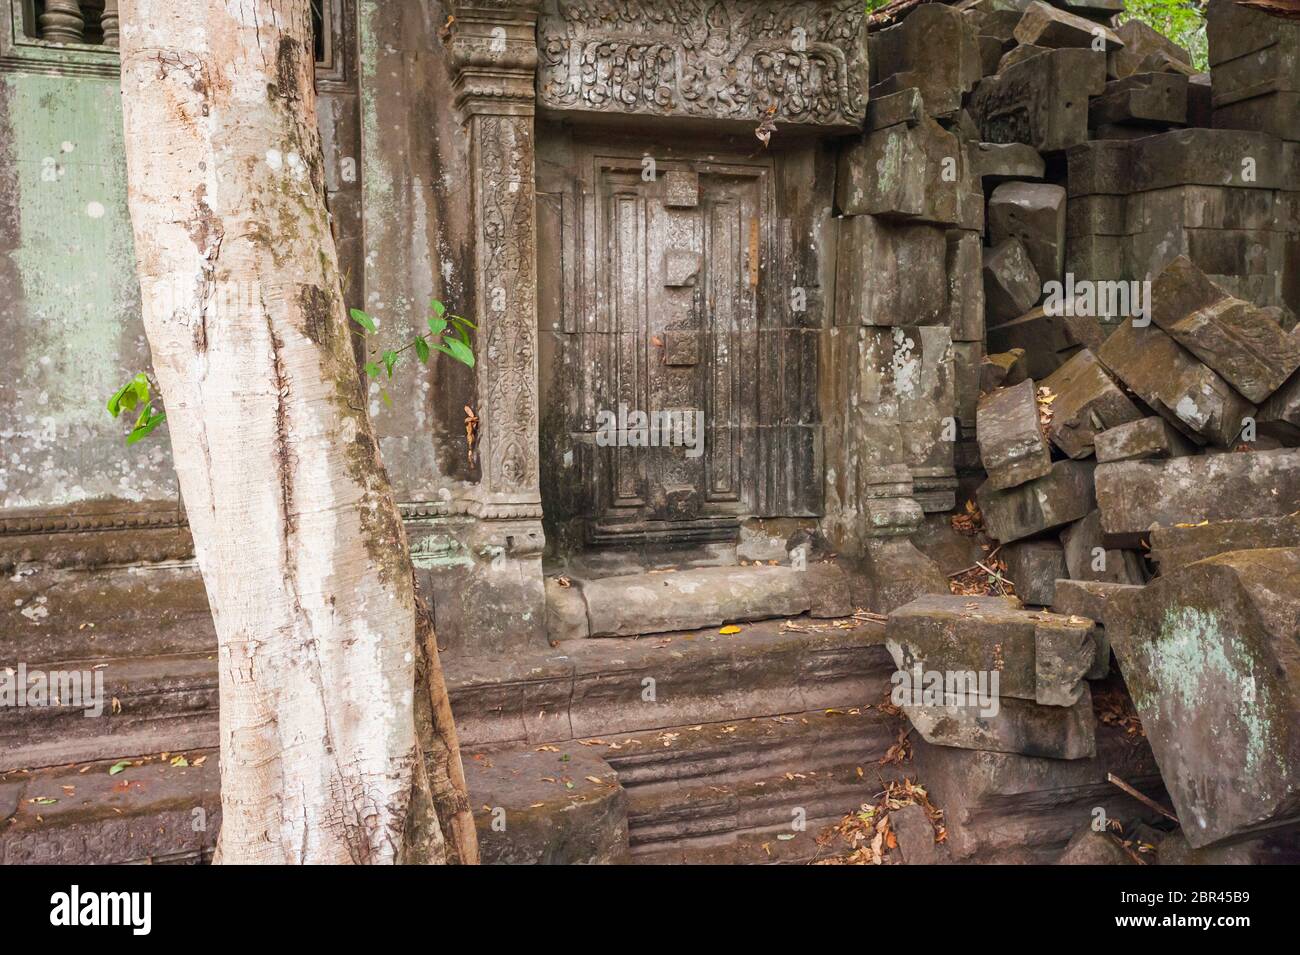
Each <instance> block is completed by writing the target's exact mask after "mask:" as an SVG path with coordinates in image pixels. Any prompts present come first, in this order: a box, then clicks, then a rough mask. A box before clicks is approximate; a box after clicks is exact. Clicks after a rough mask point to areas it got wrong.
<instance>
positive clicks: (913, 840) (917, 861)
mask: <svg viewBox="0 0 1300 955" xmlns="http://www.w3.org/2000/svg"><path fill="white" fill-rule="evenodd" d="M889 828H890V831H891V832H893V833H894V837H895V839H896V840H897V841H898V851H899V852H900V853H901V854H902V856H903V862H905V863H906V864H907V865H936V864H938V863H940V862H943V861H945V859H944V854H943V850H942V848H941V847H940V846H939V845H938V844H936V843H935V841H934V826H932V825H931V824H930V817H929V816H928V815H926V812H925V807H924V806H918V805H915V804H914V805H911V806H903V807H902V808H901V809H894V810H891V811H890V813H889Z"/></svg>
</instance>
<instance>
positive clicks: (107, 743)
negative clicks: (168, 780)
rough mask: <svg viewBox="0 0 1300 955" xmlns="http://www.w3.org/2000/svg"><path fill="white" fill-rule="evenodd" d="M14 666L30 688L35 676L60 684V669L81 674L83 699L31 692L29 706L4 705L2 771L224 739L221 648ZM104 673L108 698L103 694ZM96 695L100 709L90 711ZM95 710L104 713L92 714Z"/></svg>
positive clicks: (0, 722)
mask: <svg viewBox="0 0 1300 955" xmlns="http://www.w3.org/2000/svg"><path fill="white" fill-rule="evenodd" d="M12 669H13V670H14V673H13V674H12V675H11V676H9V677H8V679H9V680H10V681H14V680H17V679H18V678H19V677H20V676H24V677H26V679H27V681H28V686H29V687H32V686H35V685H36V684H33V682H32V681H33V680H36V681H37V682H38V683H44V684H46V685H50V684H54V685H58V684H59V683H61V682H62V680H61V678H60V677H59V674H67V675H69V676H72V675H74V674H75V675H76V677H77V680H78V681H79V682H80V684H81V686H82V687H83V689H82V691H81V692H82V698H81V700H80V703H81V704H83V705H74V704H72V703H69V702H68V701H67V700H66V699H62V698H61V699H60V704H61V705H48V703H47V702H44V701H42V702H41V703H40V704H39V705H32V703H33V702H34V701H32V700H31V699H30V698H29V700H28V701H27V703H28V705H24V706H4V707H0V771H4V770H9V769H31V768H37V767H45V766H57V765H60V764H63V763H70V762H87V761H92V760H101V759H117V758H121V757H124V756H138V755H141V754H145V753H158V752H162V751H164V750H170V751H172V752H176V751H180V750H182V749H185V748H187V747H197V746H213V745H216V742H217V665H216V655H215V653H213V652H209V653H189V654H171V655H167V656H158V657H148V658H144V659H113V660H107V661H85V660H77V661H71V662H52V663H49V664H47V665H45V666H42V667H39V668H38V667H28V666H27V665H26V664H23V665H22V669H19V668H17V667H14V668H12ZM101 677H102V680H103V686H102V698H99V699H96V698H95V697H96V694H97V692H98V691H97V684H98V683H99V680H100V678H101ZM63 685H64V686H67V685H68V684H66V683H64V684H63ZM59 692H62V691H59V690H56V691H55V695H57V694H58V693H59ZM49 699H50V697H48V696H47V697H45V698H44V700H45V701H48V700H49ZM92 700H94V703H93V706H94V709H91V710H89V711H88V710H87V709H86V707H87V706H91V705H92V702H91V701H92ZM114 701H116V704H115V703H114ZM95 709H98V710H99V713H98V715H88V714H90V713H94V711H95Z"/></svg>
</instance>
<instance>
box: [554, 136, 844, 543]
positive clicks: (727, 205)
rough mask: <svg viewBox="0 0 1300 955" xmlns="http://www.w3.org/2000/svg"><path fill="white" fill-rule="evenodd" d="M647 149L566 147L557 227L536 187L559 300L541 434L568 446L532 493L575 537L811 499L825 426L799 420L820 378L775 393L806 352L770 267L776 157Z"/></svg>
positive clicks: (814, 502)
mask: <svg viewBox="0 0 1300 955" xmlns="http://www.w3.org/2000/svg"><path fill="white" fill-rule="evenodd" d="M656 151H657V152H658V153H659V156H660V158H657V159H654V160H653V161H652V160H651V159H648V158H647V156H649V155H651V153H650V151H649V150H643V149H637V148H635V147H634V146H633V147H626V146H620V147H615V146H612V145H596V144H590V143H588V144H587V145H576V144H575V148H574V150H573V152H572V153H570V154H569V156H570V157H572V158H571V163H572V164H571V165H567V164H566V165H567V169H568V170H569V174H570V175H571V176H572V177H573V178H572V179H571V180H569V183H570V185H569V187H568V188H565V189H564V190H563V191H562V198H561V201H560V203H559V205H560V206H561V207H562V209H561V210H558V211H560V212H561V214H560V216H559V217H558V218H559V219H560V220H561V221H554V219H553V216H554V212H553V211H551V210H548V208H547V198H546V192H547V190H543V199H542V203H541V208H540V209H539V215H540V217H541V220H542V221H541V237H542V242H541V246H542V248H543V251H542V253H541V254H542V256H543V258H545V257H546V255H547V252H546V251H545V245H546V244H547V239H548V236H553V237H554V238H555V239H556V240H558V241H559V243H560V245H561V247H562V248H561V249H560V250H559V255H557V256H555V258H556V259H558V260H559V261H560V262H561V263H562V265H561V267H560V268H559V269H558V270H557V271H558V272H560V273H562V275H563V282H562V283H561V284H562V286H563V287H562V289H560V290H557V293H556V294H557V295H558V296H559V297H562V299H563V306H562V308H561V309H560V310H559V312H560V316H561V317H560V321H559V322H558V323H557V324H558V325H559V326H560V328H559V329H557V330H558V331H561V332H562V333H561V334H559V335H556V336H555V337H554V338H553V339H551V340H552V341H554V342H555V343H556V347H555V348H554V349H547V348H544V349H543V356H542V362H543V366H544V367H543V370H542V376H543V379H544V381H550V382H553V383H554V384H553V386H552V387H549V388H545V389H544V390H545V391H547V393H548V394H547V397H545V398H544V401H543V404H544V406H545V407H544V414H543V420H542V431H543V434H542V444H543V446H544V447H546V446H548V445H551V446H552V447H553V446H554V443H555V442H556V441H557V440H558V441H559V442H561V443H563V444H564V446H565V448H566V450H564V451H562V452H560V453H559V454H558V455H557V458H558V459H559V460H558V462H557V463H558V466H557V468H556V470H555V471H554V472H552V473H553V474H554V475H555V476H554V477H548V478H547V479H546V480H544V485H546V486H544V488H543V497H544V501H545V503H546V508H547V518H548V522H552V526H554V524H555V523H559V524H561V525H562V526H565V527H566V531H565V533H564V535H562V536H564V537H566V538H567V544H568V545H569V546H610V545H615V546H618V545H624V546H629V547H640V546H641V545H646V544H651V545H653V544H665V545H692V544H697V543H706V542H719V541H732V540H735V539H736V538H737V535H738V528H739V524H740V522H741V520H743V519H744V518H746V517H750V516H795V515H800V516H807V515H810V514H813V513H815V511H816V510H818V509H819V504H820V500H819V498H818V496H817V492H818V485H819V483H820V474H819V473H814V472H815V470H816V468H815V464H816V462H818V461H819V460H820V449H819V447H817V444H818V437H819V435H818V434H817V433H816V431H815V429H813V428H810V427H807V426H806V425H803V424H802V422H806V421H809V420H813V419H815V417H816V410H815V401H816V399H815V393H816V389H815V384H814V383H813V382H811V381H801V382H800V386H799V388H798V389H797V390H798V391H799V395H798V396H796V395H795V394H794V393H793V392H788V389H787V388H786V387H785V382H786V380H787V378H788V377H789V376H788V369H789V368H790V367H791V366H797V367H799V368H803V369H813V377H814V378H815V368H816V364H817V360H816V350H815V342H814V341H813V339H812V336H809V335H807V334H804V333H803V332H802V331H801V330H798V329H791V328H789V327H788V326H789V320H788V316H786V315H785V314H784V311H783V309H782V307H781V306H782V305H783V304H784V300H783V298H782V296H783V292H782V291H781V285H782V280H780V279H779V278H778V277H777V276H776V275H775V274H774V273H775V272H776V271H777V269H774V268H773V267H772V266H773V263H774V262H776V261H779V260H781V259H782V256H780V255H778V254H777V248H776V246H777V245H781V246H782V249H785V248H786V246H787V245H788V241H784V240H781V237H780V236H779V235H778V232H779V229H780V225H781V223H780V220H779V219H778V218H777V216H776V215H775V213H774V210H776V208H777V203H776V191H777V190H776V180H777V175H776V173H777V171H778V167H777V163H778V160H777V159H775V158H774V157H773V156H770V155H762V154H759V155H750V154H745V153H737V154H729V153H727V152H726V151H722V150H710V151H708V152H705V151H703V150H700V151H698V152H694V151H691V150H683V149H681V148H676V149H673V150H672V151H671V155H670V156H668V157H666V158H665V157H664V152H665V150H664V149H663V148H662V147H660V148H659V149H658V150H656ZM787 225H788V223H787ZM549 298H550V296H549V295H548V294H547V293H546V291H545V290H544V291H543V294H542V299H543V303H542V311H543V314H545V313H547V312H548V311H550V309H549V308H548V301H547V300H548V299H549ZM552 314H555V313H554V312H552ZM544 321H545V319H544ZM543 327H545V324H544V326H543ZM791 402H794V403H797V404H800V405H802V406H805V407H806V414H803V415H801V414H798V413H795V412H792V411H791V408H790V407H789V406H790V404H791ZM794 422H800V425H794V424H793V423H794ZM791 460H797V461H800V462H802V465H803V467H801V468H800V469H799V472H800V476H799V478H798V479H796V480H795V481H789V480H786V476H787V475H788V474H789V473H790V471H791V467H790V463H789V462H790V461H791ZM793 484H799V485H800V487H799V488H797V489H793V490H792V485H793ZM792 497H793V498H794V499H795V506H793V507H792ZM549 533H550V531H548V534H549Z"/></svg>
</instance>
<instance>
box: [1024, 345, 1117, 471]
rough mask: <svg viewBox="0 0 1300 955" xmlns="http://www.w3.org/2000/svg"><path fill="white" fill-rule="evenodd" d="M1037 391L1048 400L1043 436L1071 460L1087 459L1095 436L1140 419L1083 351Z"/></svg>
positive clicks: (1103, 371)
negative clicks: (1045, 393)
mask: <svg viewBox="0 0 1300 955" xmlns="http://www.w3.org/2000/svg"><path fill="white" fill-rule="evenodd" d="M1041 387H1043V388H1046V389H1047V390H1048V393H1049V395H1048V396H1049V397H1051V398H1052V401H1051V405H1050V408H1051V412H1052V420H1051V422H1050V423H1049V424H1048V426H1047V436H1048V438H1050V439H1051V441H1052V443H1053V444H1055V445H1056V446H1057V447H1058V448H1060V449H1061V450H1062V451H1064V452H1065V453H1066V454H1067V455H1069V456H1070V457H1072V458H1086V457H1088V456H1090V455H1091V454H1092V453H1093V441H1094V440H1095V437H1096V435H1097V433H1098V432H1101V431H1105V430H1106V429H1107V428H1113V427H1115V426H1116V425H1120V424H1124V423H1125V422H1129V421H1136V420H1137V419H1139V418H1141V417H1142V412H1141V411H1139V410H1138V408H1137V405H1135V404H1133V402H1132V401H1130V400H1129V398H1128V395H1126V394H1124V392H1123V391H1121V390H1120V388H1119V386H1118V385H1116V384H1115V382H1114V380H1113V379H1112V378H1111V377H1110V375H1109V374H1108V373H1107V372H1106V369H1105V368H1103V367H1102V365H1101V363H1100V362H1099V361H1097V358H1096V356H1095V355H1093V353H1092V352H1090V351H1089V350H1088V349H1086V348H1085V349H1083V350H1082V351H1080V352H1078V353H1077V354H1075V355H1074V356H1073V357H1071V358H1070V360H1069V361H1067V362H1066V363H1065V364H1064V365H1062V366H1061V367H1060V368H1058V369H1057V370H1056V371H1054V372H1052V374H1051V375H1049V376H1048V377H1047V378H1045V379H1043V381H1042V385H1041Z"/></svg>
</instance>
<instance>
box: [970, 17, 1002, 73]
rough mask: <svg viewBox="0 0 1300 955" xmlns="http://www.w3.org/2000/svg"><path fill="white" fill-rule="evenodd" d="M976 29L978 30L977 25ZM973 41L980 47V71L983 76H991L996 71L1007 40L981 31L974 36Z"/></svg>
mask: <svg viewBox="0 0 1300 955" xmlns="http://www.w3.org/2000/svg"><path fill="white" fill-rule="evenodd" d="M976 29H977V30H978V27H977V28H976ZM975 41H976V42H977V43H978V44H979V48H980V73H981V74H982V75H984V76H992V75H993V74H994V73H996V72H997V71H998V64H999V63H1001V62H1002V53H1003V51H1004V50H1006V48H1007V41H1006V40H1003V39H1001V38H999V37H996V36H987V35H985V34H982V33H981V34H979V35H978V36H976V37H975Z"/></svg>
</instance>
